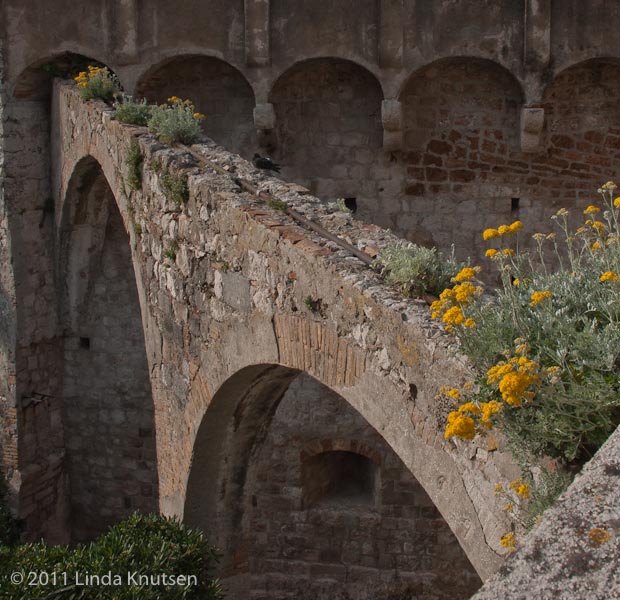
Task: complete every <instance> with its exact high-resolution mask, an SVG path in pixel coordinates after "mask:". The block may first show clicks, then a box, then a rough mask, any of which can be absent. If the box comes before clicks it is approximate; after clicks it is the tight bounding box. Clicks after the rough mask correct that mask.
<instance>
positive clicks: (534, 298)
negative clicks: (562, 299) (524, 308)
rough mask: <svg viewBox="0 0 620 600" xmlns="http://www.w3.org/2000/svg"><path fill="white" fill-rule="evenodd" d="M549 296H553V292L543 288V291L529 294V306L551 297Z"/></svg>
mask: <svg viewBox="0 0 620 600" xmlns="http://www.w3.org/2000/svg"><path fill="white" fill-rule="evenodd" d="M551 296H553V294H552V293H551V292H550V291H549V290H545V291H544V292H534V293H533V294H532V295H531V296H530V300H531V302H530V306H532V307H534V306H536V305H537V304H539V303H540V302H542V301H543V300H545V299H546V298H551Z"/></svg>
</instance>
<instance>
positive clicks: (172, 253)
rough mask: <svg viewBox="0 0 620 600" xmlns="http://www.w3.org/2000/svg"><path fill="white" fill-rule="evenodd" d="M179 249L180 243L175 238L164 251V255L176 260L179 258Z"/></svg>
mask: <svg viewBox="0 0 620 600" xmlns="http://www.w3.org/2000/svg"><path fill="white" fill-rule="evenodd" d="M178 249H179V245H178V244H177V242H176V241H175V240H173V241H172V242H170V244H169V245H168V247H167V248H166V251H165V252H164V256H165V257H166V258H168V259H170V260H171V261H175V260H176V259H177V250H178Z"/></svg>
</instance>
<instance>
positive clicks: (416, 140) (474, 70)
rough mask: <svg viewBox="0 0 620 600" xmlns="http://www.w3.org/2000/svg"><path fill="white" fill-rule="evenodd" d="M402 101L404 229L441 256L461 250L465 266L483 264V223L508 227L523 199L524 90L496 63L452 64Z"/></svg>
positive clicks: (418, 77) (410, 85) (438, 66)
mask: <svg viewBox="0 0 620 600" xmlns="http://www.w3.org/2000/svg"><path fill="white" fill-rule="evenodd" d="M400 100H401V102H402V110H403V153H402V160H403V166H404V167H405V168H406V175H405V182H404V190H403V192H404V194H403V195H404V200H405V205H404V206H405V215H403V219H402V220H401V228H402V227H404V228H405V232H404V233H406V236H407V237H409V238H410V239H413V240H415V241H417V242H418V243H420V242H421V243H423V244H426V245H435V246H438V247H439V248H440V249H442V250H448V249H449V248H450V246H451V244H452V243H453V242H454V243H455V249H456V253H457V256H458V258H461V259H464V258H466V257H467V256H472V255H477V254H479V255H480V256H481V255H482V254H483V248H482V244H481V242H482V240H481V238H480V240H478V238H479V237H480V231H481V227H482V226H483V225H482V223H481V220H482V219H484V220H485V221H488V222H489V223H497V222H498V221H499V222H504V221H503V220H502V219H506V218H510V212H511V210H512V209H513V208H514V207H513V205H512V204H511V202H512V198H513V197H518V196H519V195H520V194H519V193H518V186H519V184H520V181H521V179H522V178H523V177H522V174H523V173H524V165H523V164H519V163H518V161H517V158H518V154H519V152H520V144H519V122H520V109H521V105H522V103H523V91H522V88H521V85H520V83H519V82H518V81H517V80H516V79H515V77H514V76H513V75H512V74H511V73H510V72H509V71H508V70H507V69H505V68H504V67H502V66H500V65H499V64H497V63H496V62H494V61H491V60H487V59H479V58H472V57H456V58H446V59H441V60H439V61H435V62H433V63H431V64H429V65H426V66H425V67H423V68H421V69H419V70H418V71H416V72H415V73H414V74H412V75H411V76H410V77H409V79H408V80H407V81H406V83H405V84H404V86H403V88H402V90H401V92H400ZM509 161H512V162H509ZM511 165H513V166H511ZM430 198H432V202H429V199H430ZM408 213H409V214H411V216H412V217H413V218H412V219H411V220H410V219H409V218H408V217H407V216H406V215H407V214H408ZM473 214H475V215H476V218H475V219H474V220H470V219H469V216H470V215H473ZM448 215H453V217H449V216H448ZM456 222H458V223H459V229H460V235H459V236H458V238H455V237H454V235H453V232H454V226H455V223H456Z"/></svg>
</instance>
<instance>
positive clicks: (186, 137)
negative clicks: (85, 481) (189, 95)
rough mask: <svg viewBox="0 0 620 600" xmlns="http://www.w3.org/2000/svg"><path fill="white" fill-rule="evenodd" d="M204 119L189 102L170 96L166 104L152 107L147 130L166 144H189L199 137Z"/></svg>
mask: <svg viewBox="0 0 620 600" xmlns="http://www.w3.org/2000/svg"><path fill="white" fill-rule="evenodd" d="M204 118H205V116H204V115H203V114H202V113H199V112H196V109H195V107H194V104H193V102H192V101H191V100H181V98H177V97H176V96H172V97H170V98H168V102H167V103H165V104H160V105H159V106H153V108H152V109H151V118H150V119H149V121H148V128H149V131H150V132H151V133H154V134H155V135H156V136H157V137H158V138H159V139H160V140H161V141H162V142H165V143H166V144H173V143H174V142H180V143H182V144H191V143H193V142H195V141H196V139H197V138H198V136H199V135H200V133H201V129H200V123H201V121H203V120H204Z"/></svg>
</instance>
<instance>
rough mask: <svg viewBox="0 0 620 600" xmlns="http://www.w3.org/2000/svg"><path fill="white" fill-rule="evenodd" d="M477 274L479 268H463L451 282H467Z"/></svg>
mask: <svg viewBox="0 0 620 600" xmlns="http://www.w3.org/2000/svg"><path fill="white" fill-rule="evenodd" d="M478 273H480V267H463V268H462V269H461V270H460V271H459V272H458V273H457V274H456V275H455V276H454V277H453V278H452V281H456V282H458V283H460V282H461V281H467V280H468V279H473V278H474V277H475V276H476V275H477V274H478Z"/></svg>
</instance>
